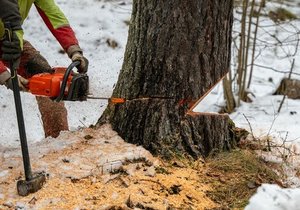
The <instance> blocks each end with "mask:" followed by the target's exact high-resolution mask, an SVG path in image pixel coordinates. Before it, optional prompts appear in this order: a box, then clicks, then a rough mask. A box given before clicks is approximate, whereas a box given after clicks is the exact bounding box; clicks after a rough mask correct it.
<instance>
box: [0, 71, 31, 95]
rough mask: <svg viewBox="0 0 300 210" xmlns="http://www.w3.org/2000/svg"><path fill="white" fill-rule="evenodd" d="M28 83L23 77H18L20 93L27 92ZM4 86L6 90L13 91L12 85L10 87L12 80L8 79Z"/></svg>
mask: <svg viewBox="0 0 300 210" xmlns="http://www.w3.org/2000/svg"><path fill="white" fill-rule="evenodd" d="M28 83H29V81H28V80H27V79H25V78H24V77H22V76H20V75H18V84H19V88H20V90H21V91H25V92H27V91H28ZM5 86H6V87H7V88H8V89H11V90H12V89H13V85H12V79H11V78H9V79H8V80H7V81H6V83H5Z"/></svg>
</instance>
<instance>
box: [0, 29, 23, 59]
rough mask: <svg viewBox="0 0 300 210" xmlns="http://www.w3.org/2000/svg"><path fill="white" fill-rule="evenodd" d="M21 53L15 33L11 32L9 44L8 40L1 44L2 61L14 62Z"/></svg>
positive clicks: (19, 42)
mask: <svg viewBox="0 0 300 210" xmlns="http://www.w3.org/2000/svg"><path fill="white" fill-rule="evenodd" d="M21 53H22V47H21V41H20V39H19V37H18V36H17V33H16V31H13V32H12V37H11V42H10V41H8V40H4V41H3V42H2V59H3V60H5V61H12V60H13V61H14V60H16V59H18V58H19V57H20V56H21Z"/></svg>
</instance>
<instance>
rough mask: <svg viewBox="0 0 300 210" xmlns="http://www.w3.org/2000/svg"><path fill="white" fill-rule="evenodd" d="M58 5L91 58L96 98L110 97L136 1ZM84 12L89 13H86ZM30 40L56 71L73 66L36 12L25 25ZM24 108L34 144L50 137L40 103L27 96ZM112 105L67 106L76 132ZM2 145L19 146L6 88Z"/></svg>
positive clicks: (63, 1)
mask: <svg viewBox="0 0 300 210" xmlns="http://www.w3.org/2000/svg"><path fill="white" fill-rule="evenodd" d="M57 3H58V4H59V5H60V7H61V9H62V10H63V11H64V13H65V14H66V16H67V17H68V18H69V21H70V24H71V26H73V29H74V30H75V33H76V35H77V38H78V40H79V42H80V45H81V47H82V48H83V50H84V54H85V56H86V57H87V58H88V59H89V62H90V66H89V72H88V74H89V77H90V92H91V93H92V94H93V95H95V96H102V97H109V96H110V95H111V93H112V90H113V85H114V84H115V83H116V81H117V78H118V73H119V70H120V68H121V65H122V61H123V54H124V49H125V46H126V41H127V31H128V26H127V24H126V23H125V22H124V21H129V20H130V15H131V1H118V0H115V1H109V2H106V1H96V0H83V1H74V0H72V1H67V0H59V1H57ZM83 8H84V10H83ZM24 29H25V39H27V40H29V41H30V42H31V43H32V44H33V46H35V47H36V49H38V50H39V51H40V52H41V54H42V55H44V56H45V57H46V58H47V60H48V62H49V63H50V65H51V66H67V65H68V64H69V63H70V60H69V58H68V57H67V55H66V54H61V53H59V51H60V49H61V47H60V46H59V44H58V42H57V41H56V40H55V39H54V37H53V36H52V34H51V33H50V32H49V30H48V29H47V28H46V26H45V24H44V23H43V21H42V20H41V18H40V17H39V15H38V14H37V12H36V9H35V8H34V7H33V8H32V10H31V13H30V15H29V17H28V19H27V20H26V21H25V24H24ZM108 39H110V40H114V41H116V42H117V43H118V47H117V48H115V49H113V48H111V47H109V46H108V44H107V43H106V41H107V40H108ZM22 100H23V109H24V115H25V116H24V117H25V124H26V130H27V136H28V141H29V142H36V141H40V140H41V139H43V137H44V133H43V129H42V123H41V117H40V114H39V111H38V109H37V104H36V102H35V98H34V97H33V96H32V95H31V94H28V93H22ZM106 104H107V101H103V100H102V101H101V100H89V101H87V102H76V103H74V102H67V103H66V106H67V109H68V119H69V125H70V128H71V129H72V130H75V129H77V128H78V127H83V126H89V125H91V124H94V123H96V122H97V120H98V118H99V117H100V116H101V113H102V112H103V110H104V108H105V106H106ZM0 112H1V115H0V122H5V123H4V125H2V126H1V127H0V145H1V144H3V145H4V146H13V147H18V146H19V141H18V140H17V139H18V138H19V137H18V130H17V127H16V115H15V108H14V101H13V96H12V92H11V91H8V90H6V88H5V87H0Z"/></svg>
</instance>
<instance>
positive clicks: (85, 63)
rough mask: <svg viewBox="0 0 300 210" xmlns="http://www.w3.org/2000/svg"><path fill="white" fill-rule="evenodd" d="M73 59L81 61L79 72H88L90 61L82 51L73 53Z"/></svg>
mask: <svg viewBox="0 0 300 210" xmlns="http://www.w3.org/2000/svg"><path fill="white" fill-rule="evenodd" d="M71 59H72V61H73V62H74V61H80V64H79V66H77V68H78V72H79V73H86V72H87V70H88V65H89V61H88V59H86V58H85V57H84V56H83V55H82V54H81V53H80V52H75V53H74V54H73V55H72V58H71Z"/></svg>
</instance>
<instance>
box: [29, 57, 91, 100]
mask: <svg viewBox="0 0 300 210" xmlns="http://www.w3.org/2000/svg"><path fill="white" fill-rule="evenodd" d="M79 64H80V62H79V61H75V62H72V63H71V64H70V65H69V66H68V67H67V68H65V67H56V68H54V73H40V74H36V75H33V76H32V77H31V78H30V79H29V85H28V89H29V92H30V93H32V94H33V95H37V96H45V97H49V98H51V99H52V100H55V101H57V102H59V101H62V100H64V101H86V100H87V97H88V90H89V78H88V76H87V74H79V73H75V72H73V68H74V67H76V66H78V65H79Z"/></svg>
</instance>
